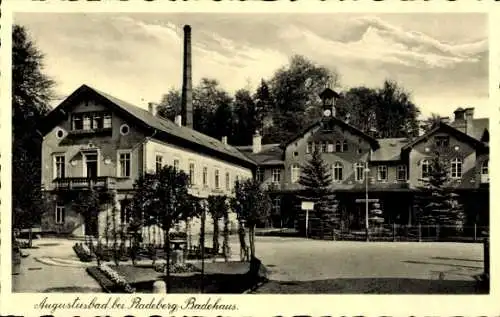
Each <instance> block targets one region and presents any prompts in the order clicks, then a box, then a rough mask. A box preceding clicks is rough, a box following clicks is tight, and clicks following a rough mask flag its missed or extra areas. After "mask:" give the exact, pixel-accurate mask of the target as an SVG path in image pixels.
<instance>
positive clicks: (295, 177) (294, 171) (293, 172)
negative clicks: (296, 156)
mask: <svg viewBox="0 0 500 317" xmlns="http://www.w3.org/2000/svg"><path fill="white" fill-rule="evenodd" d="M299 179H300V165H299V164H297V163H295V164H292V165H291V166H290V181H291V182H292V184H295V183H297V182H298V181H299Z"/></svg>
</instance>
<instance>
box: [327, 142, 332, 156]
mask: <svg viewBox="0 0 500 317" xmlns="http://www.w3.org/2000/svg"><path fill="white" fill-rule="evenodd" d="M327 151H328V153H332V152H333V143H332V142H328V146H327Z"/></svg>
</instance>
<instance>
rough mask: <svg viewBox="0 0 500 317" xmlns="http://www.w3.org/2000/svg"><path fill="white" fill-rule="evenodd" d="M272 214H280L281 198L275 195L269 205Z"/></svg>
mask: <svg viewBox="0 0 500 317" xmlns="http://www.w3.org/2000/svg"><path fill="white" fill-rule="evenodd" d="M271 209H272V213H273V215H279V214H281V198H279V197H276V198H274V199H273V204H272V205H271Z"/></svg>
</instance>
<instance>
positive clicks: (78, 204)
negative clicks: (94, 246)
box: [73, 187, 104, 236]
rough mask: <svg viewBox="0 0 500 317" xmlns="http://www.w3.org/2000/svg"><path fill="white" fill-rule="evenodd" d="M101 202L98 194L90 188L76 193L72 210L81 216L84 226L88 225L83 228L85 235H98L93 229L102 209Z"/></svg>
mask: <svg viewBox="0 0 500 317" xmlns="http://www.w3.org/2000/svg"><path fill="white" fill-rule="evenodd" d="M103 202H104V201H103ZM103 202H101V195H100V193H99V192H98V191H97V190H96V189H95V188H94V187H90V188H89V189H87V190H81V191H78V192H77V193H76V197H75V199H74V201H73V209H74V210H75V212H77V213H79V214H80V215H82V217H83V219H85V222H86V224H88V225H89V226H88V227H87V226H86V227H85V235H87V236H97V235H98V232H95V231H94V229H95V228H96V227H97V220H98V217H99V213H100V211H101V209H102V203H103Z"/></svg>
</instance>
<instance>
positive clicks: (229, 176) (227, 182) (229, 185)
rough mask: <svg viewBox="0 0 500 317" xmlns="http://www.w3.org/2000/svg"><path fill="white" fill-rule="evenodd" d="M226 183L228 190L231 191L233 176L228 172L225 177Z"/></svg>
mask: <svg viewBox="0 0 500 317" xmlns="http://www.w3.org/2000/svg"><path fill="white" fill-rule="evenodd" d="M224 181H225V183H226V190H230V189H231V174H230V173H229V172H226V174H225V176H224Z"/></svg>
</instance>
